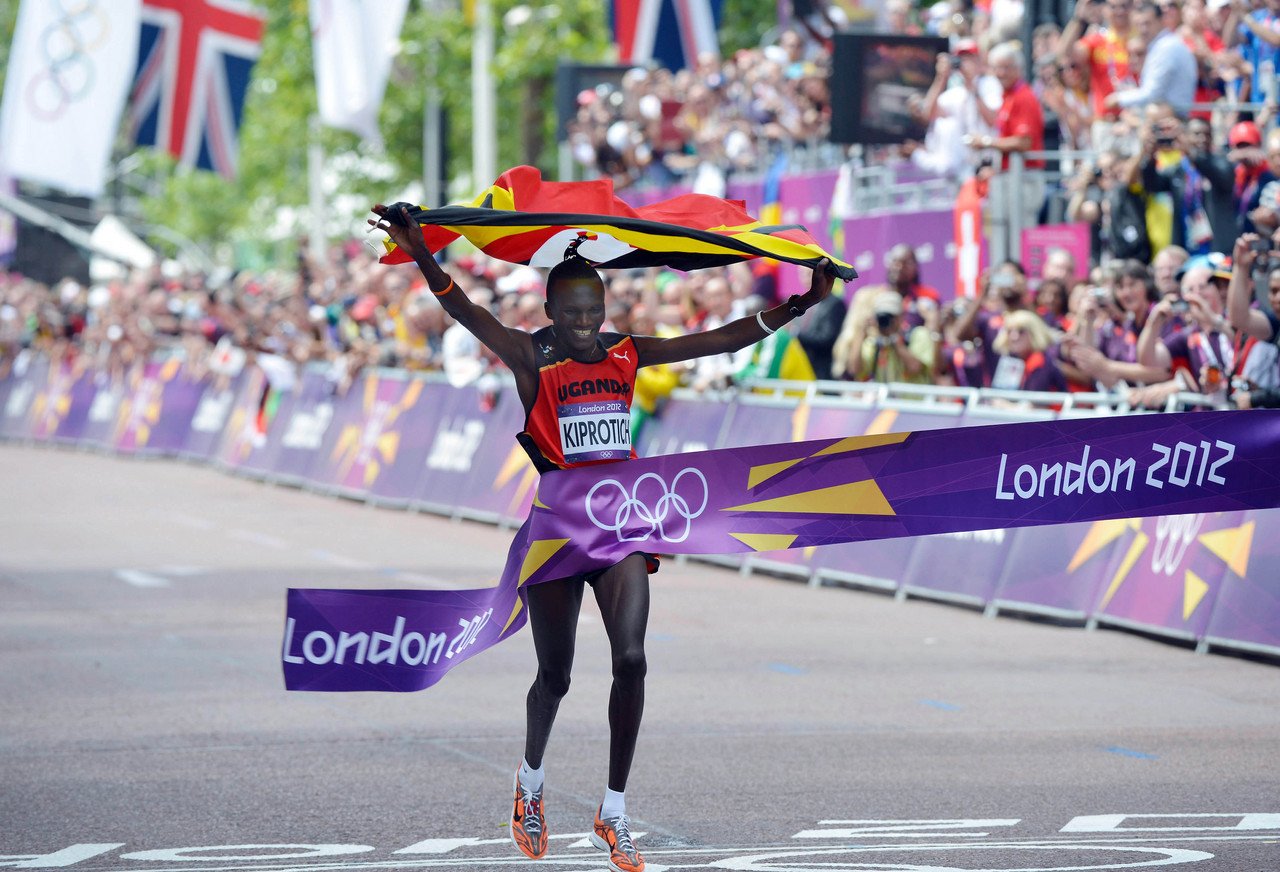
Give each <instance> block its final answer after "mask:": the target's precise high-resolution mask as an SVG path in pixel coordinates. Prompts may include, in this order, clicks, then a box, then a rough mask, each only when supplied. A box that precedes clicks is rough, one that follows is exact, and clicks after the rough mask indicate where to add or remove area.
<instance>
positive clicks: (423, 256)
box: [369, 204, 834, 872]
mask: <svg viewBox="0 0 1280 872" xmlns="http://www.w3.org/2000/svg"><path fill="white" fill-rule="evenodd" d="M373 212H374V213H375V214H376V215H377V216H378V217H377V218H370V219H369V224H371V225H372V226H374V227H376V228H378V229H381V230H385V231H386V232H387V234H388V235H389V236H390V237H391V239H392V241H394V242H395V244H396V245H397V246H399V247H400V248H401V249H403V250H404V251H405V252H406V253H407V254H409V255H410V256H411V257H412V258H413V260H414V262H415V263H417V265H418V268H419V269H420V270H421V271H422V275H423V276H424V277H425V278H426V280H427V284H428V286H429V287H430V288H431V292H432V293H433V294H434V295H435V296H436V299H438V300H439V301H440V304H441V305H442V306H443V307H444V309H445V311H446V312H448V313H449V314H450V316H452V317H453V319H454V320H455V321H457V322H458V323H459V324H461V325H462V326H464V327H466V328H467V329H468V330H470V331H471V333H472V334H474V335H475V337H476V338H477V339H479V340H480V341H481V342H483V343H484V344H485V345H486V346H488V348H489V349H490V350H491V351H492V352H493V353H494V354H496V355H497V356H498V358H499V359H500V360H502V362H503V363H505V364H506V365H507V366H508V367H509V368H510V369H511V372H512V374H513V375H514V376H515V380H516V390H517V391H518V393H519V395H520V400H521V402H522V403H523V404H524V409H525V416H526V417H525V431H524V432H523V433H520V434H519V435H518V436H517V437H516V438H517V439H518V440H519V441H520V444H521V445H523V446H524V448H525V450H526V451H528V452H529V455H530V457H531V458H532V459H533V462H534V466H535V467H537V469H538V471H539V472H543V473H545V472H550V471H553V470H556V469H567V468H571V467H576V466H587V465H591V464H599V463H612V462H617V461H622V460H627V459H630V458H634V457H635V449H634V447H633V446H632V444H631V432H630V406H631V398H632V385H633V384H634V383H635V373H636V370H637V369H638V368H639V367H641V366H655V365H658V364H664V363H675V362H678V361H682V360H691V359H693V358H697V357H704V356H706V355H711V354H723V353H730V352H734V351H737V350H738V349H741V348H745V347H747V346H748V345H753V344H754V343H756V342H759V341H760V340H762V339H764V338H765V336H767V335H770V334H772V333H774V332H775V331H776V330H778V328H780V327H782V326H783V325H784V324H786V323H788V322H789V321H791V320H792V319H793V318H796V317H798V316H799V315H801V314H802V313H803V312H804V311H805V310H806V309H808V308H809V307H811V306H814V305H816V304H817V303H818V302H820V301H821V300H822V299H824V298H825V297H827V296H828V295H829V294H830V293H831V286H832V284H833V282H834V274H833V273H832V272H831V271H830V270H829V266H830V262H829V261H828V260H827V259H825V258H824V259H823V260H821V261H820V262H819V263H818V268H817V269H815V270H814V272H813V281H812V283H811V286H810V288H809V291H808V292H807V293H805V294H804V295H793V296H792V297H791V298H789V299H788V300H787V301H786V302H785V303H783V304H782V305H779V306H775V307H774V308H772V309H769V310H767V311H764V312H760V313H757V314H756V315H755V316H754V317H746V318H739V319H738V320H736V321H731V322H729V323H728V324H725V325H724V326H722V327H719V328H717V329H715V330H708V331H706V332H703V333H692V334H688V335H684V336H676V337H672V338H669V339H659V338H657V337H653V336H629V335H622V334H617V333H603V334H602V333H601V332H600V327H601V325H602V324H603V323H604V319H605V311H604V283H603V282H602V281H601V279H600V276H599V274H598V273H597V272H596V271H595V269H594V268H593V267H592V266H591V264H590V263H589V262H588V261H587V260H585V259H583V258H582V257H581V256H579V255H578V254H577V251H576V245H571V246H570V247H569V250H568V251H566V253H565V255H566V257H565V260H564V261H563V262H562V263H560V264H558V265H556V266H555V267H553V268H552V269H551V271H550V273H549V275H548V276H547V302H546V313H547V317H548V318H550V319H551V322H552V323H551V326H549V327H544V328H542V329H541V330H538V331H536V332H534V333H525V332H523V331H521V330H516V329H512V328H507V327H504V326H503V325H502V324H501V323H499V322H498V320H497V319H496V318H495V317H494V316H493V314H492V313H491V312H490V311H489V310H488V309H487V308H485V307H483V306H478V305H476V304H474V303H472V302H471V301H470V300H469V299H467V296H466V294H465V293H463V291H462V290H461V289H460V288H459V287H458V286H457V285H455V284H454V282H453V281H452V280H451V279H450V278H449V276H448V275H446V274H445V272H444V270H443V269H441V268H440V265H439V264H438V263H437V262H436V259H435V257H434V256H432V254H431V252H430V250H429V249H428V248H427V246H426V244H425V243H424V241H423V238H422V234H421V232H420V231H419V229H418V227H417V226H416V225H415V224H414V222H413V221H412V219H411V218H410V216H409V213H408V210H407V209H406V208H405V207H404V206H403V205H402V204H397V205H396V206H394V207H388V206H383V205H380V204H379V205H377V206H374V207H373ZM655 571H657V560H656V559H655V558H654V557H653V556H652V555H649V554H645V553H643V552H639V551H637V552H635V553H633V554H631V555H629V556H628V557H626V558H624V559H623V560H622V561H620V562H619V563H616V564H614V565H613V566H611V567H609V568H607V569H604V570H601V571H599V572H593V573H590V574H587V575H582V576H577V577H572V578H562V579H557V580H554V581H548V582H543V583H541V584H536V585H534V586H532V587H530V588H529V589H528V592H527V593H528V606H529V624H530V627H531V628H532V632H533V643H534V650H535V651H536V652H537V657H538V674H537V678H536V679H535V680H534V682H533V686H532V687H530V689H529V696H528V701H527V713H528V721H527V727H526V733H525V751H524V759H523V760H522V761H521V763H520V767H519V769H518V770H517V771H516V775H515V783H514V794H515V806H514V810H513V811H512V815H511V838H512V841H514V842H515V844H516V847H518V848H519V849H520V850H521V851H522V852H523V853H524V854H525V855H526V856H527V857H529V858H531V859H535V860H536V859H538V858H540V857H542V856H544V855H545V854H546V851H547V828H546V820H545V817H544V813H543V805H542V794H543V785H544V781H545V779H544V770H543V760H542V755H543V751H544V750H545V749H546V747H547V740H548V738H549V737H550V735H551V726H552V724H553V723H554V721H555V716H556V710H557V709H558V708H559V706H560V700H561V699H562V698H563V697H564V695H565V693H566V692H567V691H568V689H569V675H570V672H571V670H572V666H573V652H574V637H575V634H576V631H577V625H578V612H579V610H580V607H581V605H582V596H583V592H584V586H585V585H588V584H589V585H591V588H592V590H593V592H594V594H595V599H596V604H597V605H598V606H599V607H600V616H601V619H602V621H603V623H604V626H605V630H606V632H607V634H608V637H609V647H610V650H611V652H612V656H613V688H612V690H611V692H610V695H609V779H608V785H607V787H606V789H605V792H604V799H603V801H602V802H601V804H600V807H599V809H598V811H597V812H596V819H595V825H594V830H593V832H592V835H591V841H592V843H593V844H594V845H595V846H596V847H598V848H602V849H604V850H607V851H609V868H610V869H612V870H614V872H641V870H643V869H644V859H643V858H642V857H641V856H640V852H639V850H637V848H636V846H635V842H634V840H633V839H632V837H631V831H630V823H629V820H628V818H627V813H626V804H625V796H624V791H625V790H626V786H627V776H628V774H629V773H630V771H631V761H632V757H633V755H634V753H635V747H636V737H637V736H638V734H639V731H640V719H641V716H642V714H643V712H644V677H645V669H646V665H645V654H644V637H645V628H646V625H647V623H648V619H649V573H651V572H655Z"/></svg>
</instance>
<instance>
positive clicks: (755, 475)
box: [747, 457, 805, 490]
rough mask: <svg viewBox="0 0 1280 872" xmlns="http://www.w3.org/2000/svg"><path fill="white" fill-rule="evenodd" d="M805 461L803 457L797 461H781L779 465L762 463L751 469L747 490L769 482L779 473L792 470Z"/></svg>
mask: <svg viewBox="0 0 1280 872" xmlns="http://www.w3.org/2000/svg"><path fill="white" fill-rule="evenodd" d="M804 459H805V458H803V457H797V458H796V459H795V460H779V461H778V462H777V463H762V464H761V465H760V466H753V467H751V473H750V474H749V475H748V476H747V489H748V490H750V489H751V488H753V487H755V486H756V485H758V484H760V482H762V481H768V480H769V479H771V478H773V477H774V476H775V475H777V474H778V473H780V472H782V471H783V470H786V469H790V468H791V467H793V466H795V465H796V464H797V463H799V462H800V461H802V460H804Z"/></svg>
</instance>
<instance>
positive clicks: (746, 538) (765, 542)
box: [729, 533, 796, 551]
mask: <svg viewBox="0 0 1280 872" xmlns="http://www.w3.org/2000/svg"><path fill="white" fill-rule="evenodd" d="M729 535H730V536H732V537H733V538H735V539H737V540H738V541H739V542H741V543H742V544H743V545H746V546H747V547H748V548H750V549H752V550H753V551H784V550H786V549H787V548H790V547H791V543H792V542H794V541H796V537H795V536H788V535H785V534H781V533H730V534H729Z"/></svg>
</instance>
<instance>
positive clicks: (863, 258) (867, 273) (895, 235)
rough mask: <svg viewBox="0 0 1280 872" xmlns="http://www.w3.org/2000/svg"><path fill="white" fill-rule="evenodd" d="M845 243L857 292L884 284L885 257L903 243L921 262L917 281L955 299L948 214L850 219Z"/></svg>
mask: <svg viewBox="0 0 1280 872" xmlns="http://www.w3.org/2000/svg"><path fill="white" fill-rule="evenodd" d="M812 229H813V228H810V230H811V231H812ZM844 239H845V260H847V261H848V262H849V263H851V264H853V267H854V269H856V270H857V271H858V287H859V288H865V287H869V286H871V285H877V284H881V283H883V282H884V281H885V260H884V258H885V255H886V254H888V252H889V249H891V248H893V246H895V245H897V244H898V243H900V242H905V243H907V244H909V245H910V246H911V247H912V248H914V249H915V251H916V258H917V259H918V260H919V261H920V281H921V282H922V283H923V284H926V285H932V286H933V287H935V288H937V289H938V292H939V293H940V294H941V295H942V299H943V300H950V299H952V298H954V297H955V295H956V291H955V286H956V278H955V255H954V254H952V255H949V254H948V253H947V252H948V251H949V250H950V249H951V247H952V244H953V243H954V241H955V215H954V214H953V213H952V211H951V210H949V209H942V210H937V211H932V212H917V213H915V214H904V215H877V216H872V217H868V218H850V219H847V220H846V221H845V222H844ZM832 253H833V254H839V252H832ZM852 290H856V288H855V289H852ZM793 293H794V292H793Z"/></svg>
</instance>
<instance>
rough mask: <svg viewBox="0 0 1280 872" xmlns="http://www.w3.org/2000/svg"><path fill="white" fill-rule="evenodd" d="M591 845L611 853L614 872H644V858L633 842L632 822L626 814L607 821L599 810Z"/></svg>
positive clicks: (611, 864) (610, 866) (610, 861)
mask: <svg viewBox="0 0 1280 872" xmlns="http://www.w3.org/2000/svg"><path fill="white" fill-rule="evenodd" d="M591 844H593V845H595V846H596V847H597V848H599V849H601V850H602V851H608V852H609V868H610V869H612V870H613V872H644V857H641V856H640V852H639V851H637V850H636V845H635V842H633V841H631V822H630V821H629V820H627V816H626V815H625V814H624V815H622V816H621V817H616V818H609V820H607V821H605V820H601V819H600V812H599V810H597V811H596V825H595V829H594V830H593V831H592V833H591Z"/></svg>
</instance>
